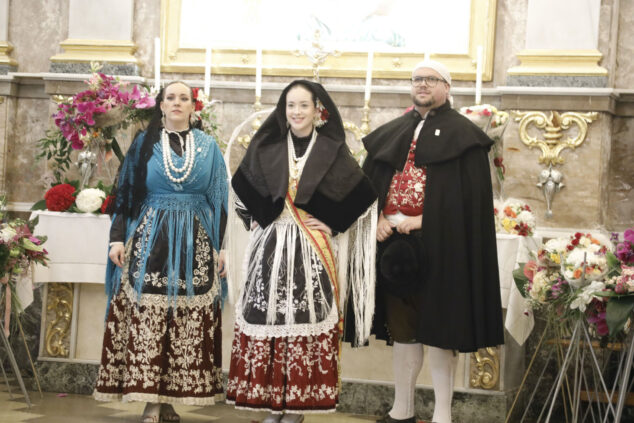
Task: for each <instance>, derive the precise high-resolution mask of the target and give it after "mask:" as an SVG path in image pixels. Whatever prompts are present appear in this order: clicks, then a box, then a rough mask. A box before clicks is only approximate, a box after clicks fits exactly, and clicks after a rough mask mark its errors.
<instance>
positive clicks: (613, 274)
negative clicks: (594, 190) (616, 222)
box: [513, 229, 634, 337]
mask: <svg viewBox="0 0 634 423" xmlns="http://www.w3.org/2000/svg"><path fill="white" fill-rule="evenodd" d="M633 235H634V230H632V229H628V230H627V231H626V235H625V240H624V242H622V243H620V244H618V246H617V252H618V251H619V246H620V247H621V250H620V251H621V254H620V255H617V254H618V253H617V254H614V253H613V252H612V251H613V245H612V243H611V241H610V240H609V239H608V238H607V237H605V236H603V235H601V234H587V233H586V234H584V233H580V232H577V233H575V234H572V235H571V236H570V237H569V238H556V239H551V240H549V241H547V242H546V243H544V244H543V245H542V246H540V248H539V249H538V250H537V251H536V252H535V255H536V258H537V260H536V261H529V262H528V263H524V264H521V265H520V268H519V269H516V270H515V271H514V272H513V277H514V279H515V283H516V285H517V287H518V289H519V291H520V292H521V293H522V295H523V296H524V297H525V298H527V299H528V302H529V304H530V305H531V307H532V308H533V309H542V310H544V311H545V313H546V315H547V316H548V317H549V318H550V319H553V320H556V321H557V322H559V323H562V324H565V323H566V322H568V321H571V320H572V319H578V318H579V317H580V316H583V317H584V318H585V319H586V321H587V322H588V324H589V325H590V328H591V329H592V330H593V332H594V333H595V334H596V335H597V336H599V337H607V336H609V337H619V336H621V335H622V334H623V330H624V328H628V327H629V324H628V322H630V320H631V317H632V312H633V311H634V266H632V265H631V264H630V263H629V262H628V261H627V260H628V259H629V258H630V257H631V256H630V255H629V254H628V252H629V251H631V246H632V244H631V243H630V241H631V237H632V236H633ZM628 248H630V250H628Z"/></svg>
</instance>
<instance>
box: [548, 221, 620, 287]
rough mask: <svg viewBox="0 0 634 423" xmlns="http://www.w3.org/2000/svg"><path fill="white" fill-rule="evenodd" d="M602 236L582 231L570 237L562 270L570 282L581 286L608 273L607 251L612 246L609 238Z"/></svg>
mask: <svg viewBox="0 0 634 423" xmlns="http://www.w3.org/2000/svg"><path fill="white" fill-rule="evenodd" d="M601 238H602V237H601V236H600V235H591V234H582V233H580V232H577V233H575V234H574V235H572V236H571V237H570V241H569V243H568V245H567V246H566V251H567V252H566V254H565V256H564V260H563V262H562V264H561V271H562V273H563V276H564V278H566V280H567V281H568V282H570V283H571V284H573V285H576V286H580V285H582V284H584V283H585V282H586V281H594V280H596V279H599V278H601V277H603V276H604V275H605V274H606V272H607V270H608V262H607V256H606V253H607V252H608V249H611V248H612V246H611V244H610V242H609V241H608V240H603V241H600V240H599V239H601Z"/></svg>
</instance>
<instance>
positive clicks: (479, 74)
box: [475, 46, 482, 104]
mask: <svg viewBox="0 0 634 423" xmlns="http://www.w3.org/2000/svg"><path fill="white" fill-rule="evenodd" d="M481 100H482V46H478V50H477V56H476V93H475V104H480V102H481Z"/></svg>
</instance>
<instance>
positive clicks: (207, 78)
mask: <svg viewBox="0 0 634 423" xmlns="http://www.w3.org/2000/svg"><path fill="white" fill-rule="evenodd" d="M210 86H211V46H207V48H205V86H204V88H203V92H204V93H205V97H207V98H208V99H209V98H211V97H210V95H209V87H210Z"/></svg>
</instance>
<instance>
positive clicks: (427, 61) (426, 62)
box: [412, 59, 451, 85]
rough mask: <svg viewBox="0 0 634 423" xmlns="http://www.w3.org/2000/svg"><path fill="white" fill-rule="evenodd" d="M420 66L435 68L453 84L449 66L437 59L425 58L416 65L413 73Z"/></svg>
mask: <svg viewBox="0 0 634 423" xmlns="http://www.w3.org/2000/svg"><path fill="white" fill-rule="evenodd" d="M420 68H429V69H433V70H435V71H436V72H438V74H439V75H440V76H442V78H443V79H444V80H445V81H447V83H448V84H449V85H451V74H450V73H449V69H447V67H446V66H445V65H443V64H442V63H440V62H437V61H435V60H430V59H425V60H423V61H421V62H418V63H417V64H416V66H414V69H413V70H412V74H413V73H414V72H416V69H420Z"/></svg>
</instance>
